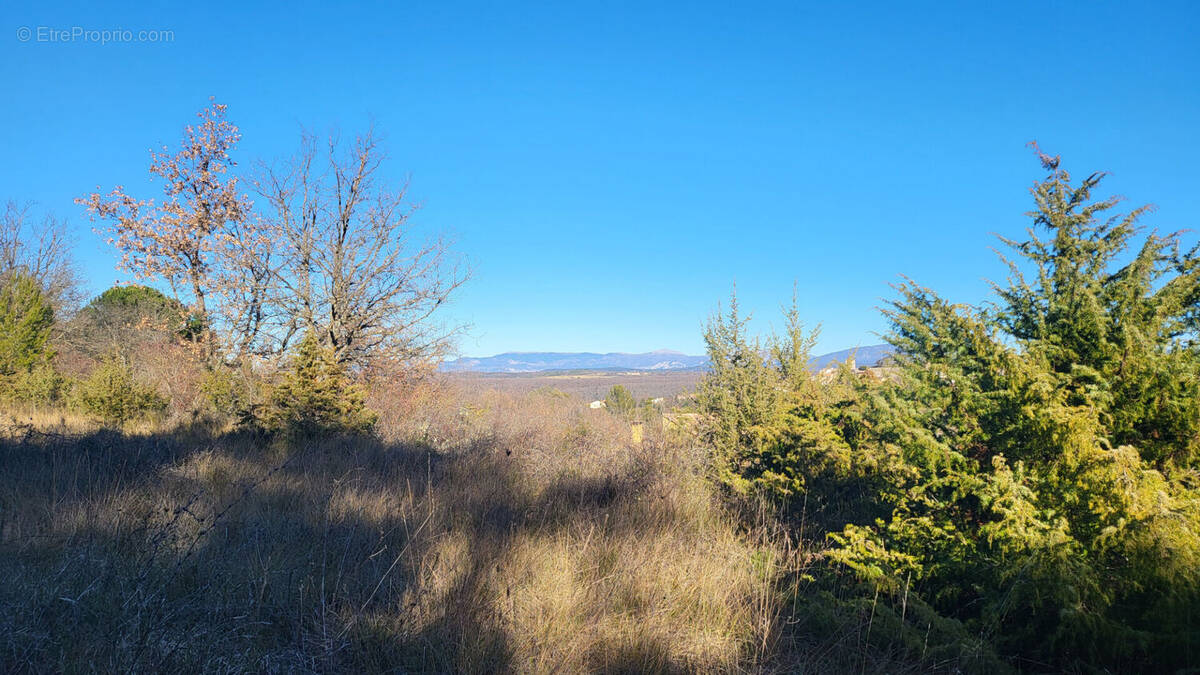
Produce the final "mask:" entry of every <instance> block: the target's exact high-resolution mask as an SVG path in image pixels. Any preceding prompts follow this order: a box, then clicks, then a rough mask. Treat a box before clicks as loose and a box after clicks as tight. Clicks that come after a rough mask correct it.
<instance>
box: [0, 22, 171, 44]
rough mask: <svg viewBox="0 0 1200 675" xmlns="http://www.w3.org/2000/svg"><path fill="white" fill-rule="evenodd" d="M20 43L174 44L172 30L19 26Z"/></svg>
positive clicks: (18, 37)
mask: <svg viewBox="0 0 1200 675" xmlns="http://www.w3.org/2000/svg"><path fill="white" fill-rule="evenodd" d="M17 40H18V41H20V42H83V43H88V44H98V45H106V44H116V43H124V42H174V41H175V31H173V30H147V29H141V30H138V29H131V28H86V27H84V26H68V27H66V28H56V27H54V26H33V27H30V26H21V27H20V28H18V29H17Z"/></svg>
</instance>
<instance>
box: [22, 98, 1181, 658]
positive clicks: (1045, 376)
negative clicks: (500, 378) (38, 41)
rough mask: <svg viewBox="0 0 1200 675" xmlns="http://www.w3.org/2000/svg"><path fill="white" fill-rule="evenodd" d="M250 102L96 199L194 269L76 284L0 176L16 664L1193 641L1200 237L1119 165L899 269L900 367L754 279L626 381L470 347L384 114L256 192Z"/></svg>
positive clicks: (54, 236) (95, 204) (1159, 652)
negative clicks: (982, 270)
mask: <svg viewBox="0 0 1200 675" xmlns="http://www.w3.org/2000/svg"><path fill="white" fill-rule="evenodd" d="M224 115H225V109H224V108H223V107H222V106H218V105H214V106H213V107H211V108H210V109H208V110H206V111H204V112H202V113H201V115H200V117H201V120H202V122H201V124H200V125H198V126H195V127H189V128H188V129H187V130H186V132H185V138H184V144H183V146H182V148H181V149H180V151H179V152H178V153H176V154H175V155H170V156H167V155H162V156H160V155H155V156H154V157H155V159H154V164H153V165H152V168H151V171H152V173H154V174H155V175H158V176H163V177H167V178H170V181H168V184H167V185H166V186H165V188H164V196H165V202H160V203H158V204H157V205H155V204H154V203H153V202H142V201H139V200H137V199H135V198H132V197H129V196H128V195H126V194H124V193H123V192H122V191H121V190H120V189H118V190H117V191H116V192H114V193H113V194H112V195H109V196H108V197H106V198H102V197H100V196H99V195H98V194H93V195H91V196H90V197H88V198H85V199H83V200H82V201H83V203H84V204H85V206H86V207H87V208H88V209H89V210H90V211H91V212H92V213H93V214H94V215H96V216H97V217H98V218H101V219H106V220H109V221H112V232H113V234H114V239H113V241H114V243H115V244H116V245H117V247H118V248H119V249H121V250H122V252H123V254H124V255H125V258H124V260H123V263H122V264H123V267H124V268H125V269H127V270H129V271H132V272H134V273H135V274H137V275H138V276H139V277H142V278H147V279H152V280H159V281H161V282H166V285H168V286H170V287H171V288H172V290H173V291H174V292H175V293H174V295H169V294H167V293H164V292H163V291H161V290H158V289H155V288H152V287H150V286H133V285H126V286H118V287H115V288H112V289H109V290H108V291H105V292H104V293H102V294H100V295H99V296H97V297H96V298H94V299H93V300H92V301H90V302H89V303H87V304H86V305H83V306H82V307H79V306H78V305H77V304H76V303H75V299H77V296H78V295H79V293H78V289H77V287H76V286H74V285H73V281H72V280H73V278H74V276H73V274H72V271H71V268H70V261H69V256H66V255H65V252H66V249H65V248H64V244H63V240H62V239H61V238H60V237H59V236H58V235H59V234H61V230H59V229H57V228H58V225H57V224H56V223H55V222H53V221H46V222H45V223H43V225H44V227H43V228H42V229H43V234H42V235H41V236H39V235H37V234H36V232H37V230H36V228H33V230H32V232H33V234H31V228H29V227H27V223H26V222H25V221H24V220H23V219H24V217H25V212H24V211H22V210H21V209H16V208H14V207H11V206H10V207H9V209H8V210H6V211H5V212H4V213H3V214H0V215H2V216H3V217H2V218H0V406H2V408H0V409H2V410H3V416H0V578H3V583H2V584H0V668H3V670H5V671H18V672H21V671H23V672H46V671H71V672H76V671H93V670H102V671H132V672H162V671H167V670H179V671H183V672H193V671H203V672H244V671H253V672H334V671H338V672H496V671H501V672H796V671H801V672H847V671H857V672H860V673H861V672H866V671H867V670H868V669H870V670H872V671H882V672H902V671H922V672H927V671H940V672H981V673H991V672H1008V671H1025V672H1050V671H1066V672H1099V673H1104V672H1193V671H1194V670H1195V669H1196V667H1197V663H1198V661H1197V659H1198V658H1200V650H1198V649H1197V644H1200V623H1198V620H1200V616H1196V614H1195V612H1194V608H1195V607H1196V606H1197V603H1200V311H1198V309H1200V247H1198V246H1193V247H1191V248H1188V247H1186V246H1185V245H1184V242H1183V235H1182V234H1180V233H1173V234H1162V235H1160V234H1158V233H1156V232H1149V233H1146V232H1144V231H1143V230H1142V226H1141V225H1140V224H1139V219H1140V218H1141V217H1143V216H1144V215H1145V214H1146V213H1147V212H1148V209H1147V208H1145V207H1143V208H1140V209H1134V210H1133V211H1131V212H1129V213H1126V214H1117V213H1116V211H1115V210H1114V209H1115V208H1116V207H1117V205H1118V203H1119V199H1117V198H1101V197H1097V196H1095V195H1094V194H1093V193H1094V192H1095V191H1096V190H1097V188H1098V186H1099V185H1100V182H1101V180H1102V179H1103V174H1092V175H1090V176H1089V177H1087V178H1085V179H1083V180H1082V181H1074V180H1072V178H1071V176H1070V175H1069V174H1068V173H1067V172H1066V171H1065V170H1063V169H1062V168H1061V167H1060V160H1059V158H1057V157H1050V156H1048V155H1045V154H1044V153H1041V152H1040V151H1038V156H1039V159H1040V160H1041V162H1042V166H1043V168H1044V170H1045V171H1046V172H1048V175H1046V176H1045V177H1044V178H1043V179H1042V180H1040V181H1038V182H1037V183H1035V185H1034V187H1033V189H1032V190H1031V194H1032V197H1033V201H1034V209H1033V210H1032V211H1031V212H1030V213H1029V214H1028V215H1029V216H1030V218H1031V220H1032V227H1031V228H1030V229H1029V230H1028V231H1027V234H1026V236H1025V237H1024V238H1021V239H1011V240H1010V239H1004V240H1003V243H1004V244H1005V245H1006V246H1007V249H1008V251H1009V254H1010V255H1011V259H1004V262H1005V263H1007V265H1006V267H1007V271H1008V275H1009V276H1008V279H1007V280H1006V281H1005V282H1003V283H999V282H998V283H995V284H994V285H993V291H994V294H993V297H992V298H991V301H990V302H987V303H982V304H978V305H963V304H956V303H954V302H951V301H949V300H947V299H945V298H943V297H941V296H939V295H938V294H937V292H936V291H934V290H933V289H929V288H925V287H922V286H920V285H918V284H917V283H915V282H913V281H911V280H905V281H904V282H903V283H901V284H899V285H897V286H896V288H895V290H896V294H897V297H896V299H894V300H893V301H891V302H890V303H889V304H888V306H887V308H886V309H885V310H884V312H883V313H884V315H885V318H886V319H887V321H888V324H889V333H888V334H887V336H886V337H887V340H888V341H889V342H890V343H891V344H892V345H893V346H894V347H895V348H896V356H895V359H894V362H893V363H891V364H890V365H888V366H887V367H886V368H883V369H876V370H866V371H864V370H856V369H854V368H853V367H851V366H850V365H849V364H844V365H843V366H842V367H841V368H840V369H838V370H836V371H831V370H825V371H822V372H820V373H813V372H812V370H811V363H810V359H809V352H810V349H811V347H812V345H813V344H814V341H815V333H814V332H811V331H808V330H806V329H805V327H804V325H803V323H802V322H801V320H800V318H801V306H802V302H803V297H802V296H801V295H800V294H797V298H796V303H795V304H794V305H793V308H792V309H791V311H789V312H788V313H787V314H786V316H785V319H786V330H785V331H784V332H783V334H781V335H776V336H768V337H766V338H759V337H755V336H753V335H752V334H751V333H750V329H749V323H748V317H746V316H745V315H744V314H742V313H741V312H740V311H739V308H738V306H737V302H736V298H734V299H733V301H732V302H731V304H730V306H729V307H728V308H727V311H726V312H725V313H720V312H718V314H717V315H716V316H714V318H713V321H712V322H711V323H710V325H709V326H708V329H707V330H706V332H705V336H704V337H705V340H706V343H707V347H708V355H709V359H710V368H709V372H707V373H706V374H705V375H704V376H703V378H702V379H701V380H700V382H699V384H698V386H697V390H696V391H695V392H694V396H693V395H690V394H689V395H688V396H684V397H679V398H676V399H675V403H682V404H684V405H686V406H689V407H688V409H686V410H674V411H665V410H664V409H663V406H664V405H669V404H667V403H666V401H663V400H658V401H656V400H655V399H650V398H647V397H643V398H641V399H640V400H639V398H638V397H637V396H635V395H634V393H633V392H631V391H629V390H628V389H626V388H625V387H624V386H614V387H612V388H611V389H610V390H609V391H608V394H607V396H605V397H604V404H605V405H604V407H602V408H599V407H598V409H591V408H590V407H589V405H588V400H587V399H580V398H578V397H575V396H571V395H568V394H565V393H563V392H562V391H559V390H556V389H553V388H539V389H537V390H533V391H522V392H516V393H502V392H498V391H495V390H494V389H488V388H487V387H486V383H487V379H486V378H466V379H463V378H459V379H457V380H454V379H443V378H439V377H438V376H437V375H436V374H435V371H436V365H437V363H438V360H439V359H440V358H441V357H442V356H443V355H444V353H445V350H446V348H448V346H449V344H450V339H451V338H452V337H453V335H454V334H455V332H456V328H455V327H454V326H445V325H442V324H439V323H438V322H437V320H436V319H433V318H431V313H432V312H433V311H434V310H435V309H436V308H438V307H440V306H442V305H443V304H444V302H445V301H446V299H447V298H448V297H449V294H450V293H451V292H452V291H453V290H454V289H455V288H457V287H458V286H459V285H460V284H461V283H462V282H463V281H465V279H466V273H465V272H463V271H460V270H459V269H458V268H456V267H454V265H453V264H452V260H450V259H449V258H447V257H446V256H447V255H448V253H447V252H448V249H446V248H445V245H444V243H443V242H441V241H435V242H434V243H431V244H428V245H426V246H425V247H423V248H421V247H418V248H416V249H415V250H410V248H409V247H406V244H405V242H404V239H403V237H402V236H401V235H404V234H407V232H408V225H407V220H408V217H409V215H410V214H411V210H409V209H405V208H402V207H401V205H402V203H403V188H400V189H398V190H390V189H387V188H385V187H383V186H380V185H378V184H376V183H375V182H373V178H372V177H373V176H374V175H375V171H376V169H377V168H378V159H377V158H378V153H377V150H376V145H375V142H374V141H373V140H372V139H371V136H370V135H369V134H368V135H367V136H364V137H362V138H360V139H359V140H358V141H357V143H356V144H355V145H354V147H353V151H352V152H351V154H350V155H349V159H347V157H346V156H342V155H341V154H339V153H338V152H337V150H336V144H335V146H333V147H331V149H330V155H329V156H328V157H325V160H327V161H328V165H329V171H330V172H331V175H325V174H321V175H320V176H316V175H312V174H310V173H309V171H310V169H311V167H312V162H313V161H315V158H316V154H315V150H314V148H315V146H314V144H313V142H312V139H306V141H305V143H304V145H303V148H302V152H301V153H300V154H299V155H298V156H297V158H296V160H295V161H294V163H293V164H285V165H281V166H277V167H276V168H275V169H273V170H267V171H266V173H264V174H261V175H259V176H258V177H257V179H256V183H255V185H256V190H257V191H258V192H259V194H260V195H261V196H263V197H265V198H266V199H267V203H268V204H269V205H271V208H270V209H269V210H268V212H267V214H266V215H265V216H263V217H259V216H256V217H255V219H254V221H253V227H250V226H248V225H247V223H248V222H249V219H250V214H249V213H248V212H247V209H249V208H250V207H251V203H250V202H249V201H248V200H247V199H246V198H245V196H244V195H240V194H239V193H238V190H237V185H238V183H237V177H236V176H235V175H233V170H234V167H235V166H236V164H235V163H234V162H233V161H232V159H231V158H230V156H229V151H230V150H232V149H233V147H234V146H235V145H236V141H237V140H238V138H239V136H238V133H237V129H236V127H234V126H232V125H231V124H229V123H228V122H227V121H226V120H225V116H224ZM373 158H375V159H373ZM311 181H315V182H311ZM367 203H370V204H372V206H371V207H366V206H365V204H367ZM333 204H337V205H340V208H338V209H334V208H332V207H331V205H333ZM356 205H357V206H356ZM1114 214H1115V215H1114ZM247 228H249V229H247ZM46 232H49V233H50V234H49V236H46V235H45V233H46ZM243 239H246V241H243ZM243 244H245V245H243ZM1002 269H1003V268H1002ZM180 288H182V289H184V290H183V291H182V292H180V291H179V289H180ZM189 289H190V290H189ZM464 384H472V385H475V387H474V388H464V386H463V385H464ZM589 398H590V397H589ZM597 405H599V404H597Z"/></svg>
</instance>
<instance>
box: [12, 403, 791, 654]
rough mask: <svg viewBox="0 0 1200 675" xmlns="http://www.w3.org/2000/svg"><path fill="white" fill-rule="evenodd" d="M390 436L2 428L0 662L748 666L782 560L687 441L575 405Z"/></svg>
mask: <svg viewBox="0 0 1200 675" xmlns="http://www.w3.org/2000/svg"><path fill="white" fill-rule="evenodd" d="M375 404H376V406H377V408H379V409H381V412H382V413H383V419H382V422H381V428H380V434H379V435H378V437H372V438H363V437H358V438H354V437H331V438H323V439H307V440H297V441H294V442H289V443H283V442H274V443H269V444H268V443H265V442H264V441H263V440H261V439H258V438H255V437H252V436H249V435H242V434H238V433H232V432H224V431H220V430H213V429H207V428H205V427H203V426H201V425H193V426H191V427H175V428H152V427H143V428H137V429H128V430H125V431H123V432H117V431H113V430H106V429H102V428H99V427H98V426H96V425H94V424H91V423H87V422H83V421H81V420H79V419H77V418H73V417H71V416H69V415H57V414H50V413H39V414H34V415H29V414H13V415H8V416H6V421H5V425H4V432H3V438H2V439H0V455H2V461H0V508H2V510H0V575H2V576H3V578H4V579H5V583H4V584H3V585H2V586H0V604H2V606H3V608H4V611H3V612H2V613H0V664H2V665H3V670H5V671H9V672H13V671H17V672H46V671H82V670H101V671H155V672H163V671H167V670H179V671H182V672H196V671H211V672H232V671H256V672H285V671H286V672H294V671H332V670H349V671H373V672H381V671H392V672H396V671H400V672H405V671H408V672H453V671H458V672H488V671H496V670H505V671H521V672H584V671H591V672H645V671H657V672H680V671H693V672H699V671H739V670H745V669H747V668H752V667H755V664H763V663H765V662H766V660H767V653H768V651H769V649H770V648H771V644H772V640H773V637H772V636H773V635H774V634H775V630H774V622H775V620H776V614H777V612H778V608H777V607H776V606H775V603H774V601H773V594H774V588H773V587H774V583H775V580H776V573H775V568H776V566H779V565H781V564H783V561H782V560H780V559H779V553H778V551H776V550H774V549H770V548H767V547H765V546H764V545H763V544H762V543H761V542H757V541H755V539H754V538H753V537H751V536H750V535H748V534H746V533H744V532H741V531H739V529H738V528H737V527H736V526H735V522H734V519H732V518H731V517H730V516H729V515H728V514H726V513H725V512H724V511H723V510H722V508H720V507H719V506H718V504H717V502H716V500H715V499H714V494H713V489H712V488H711V486H710V484H709V483H708V482H707V481H706V480H705V478H704V466H703V460H702V458H701V455H700V454H698V453H697V452H695V451H693V450H692V449H690V447H689V444H688V443H686V442H679V441H669V440H668V439H664V438H662V437H661V436H658V435H655V434H653V433H652V434H651V436H650V437H649V438H648V439H647V441H646V443H645V444H643V445H642V446H641V447H631V445H630V444H629V442H628V439H629V429H628V426H627V424H626V423H625V422H623V421H622V420H620V419H618V418H617V417H615V416H613V415H609V414H608V413H605V412H604V411H589V410H586V409H584V408H583V407H582V406H580V405H579V404H578V402H576V401H573V400H570V399H565V398H563V397H560V396H553V395H545V394H530V395H525V396H518V395H513V394H505V393H500V392H495V391H490V392H489V391H483V392H476V393H475V394H471V395H468V394H464V393H461V392H460V391H457V390H455V389H444V388H426V389H422V390H421V391H420V392H418V393H415V394H411V395H409V396H391V397H389V398H387V399H386V400H378V399H377V400H376V401H375Z"/></svg>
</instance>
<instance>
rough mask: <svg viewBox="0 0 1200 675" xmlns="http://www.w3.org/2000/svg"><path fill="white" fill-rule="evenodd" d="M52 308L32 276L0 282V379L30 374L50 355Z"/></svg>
mask: <svg viewBox="0 0 1200 675" xmlns="http://www.w3.org/2000/svg"><path fill="white" fill-rule="evenodd" d="M53 325H54V309H53V308H52V307H51V306H50V302H49V300H48V299H47V298H46V297H45V295H44V294H43V293H42V289H41V287H40V286H39V285H38V283H37V281H36V280H34V279H33V278H32V277H30V276H27V275H24V274H19V273H15V274H10V275H8V276H7V277H6V278H4V279H2V280H0V376H9V375H14V374H16V373H23V372H29V371H30V370H32V369H33V368H34V366H37V365H39V364H42V363H45V362H46V361H47V360H48V359H49V357H50V356H51V352H50V349H49V346H48V342H49V339H50V329H51V328H52V327H53Z"/></svg>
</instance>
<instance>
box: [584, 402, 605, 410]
mask: <svg viewBox="0 0 1200 675" xmlns="http://www.w3.org/2000/svg"><path fill="white" fill-rule="evenodd" d="M588 407H589V408H591V409H592V410H599V409H601V408H607V407H608V404H607V403H605V402H604V401H592V402H591V403H589V404H588Z"/></svg>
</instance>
